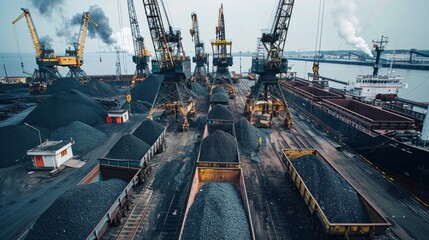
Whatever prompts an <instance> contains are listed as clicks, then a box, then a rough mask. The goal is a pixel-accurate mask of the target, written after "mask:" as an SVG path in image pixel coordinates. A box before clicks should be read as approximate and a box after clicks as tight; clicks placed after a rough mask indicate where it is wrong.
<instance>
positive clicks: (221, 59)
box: [210, 4, 235, 98]
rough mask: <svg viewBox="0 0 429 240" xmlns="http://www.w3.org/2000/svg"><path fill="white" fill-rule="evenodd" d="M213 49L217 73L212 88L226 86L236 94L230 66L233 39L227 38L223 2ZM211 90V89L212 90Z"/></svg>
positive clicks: (230, 92)
mask: <svg viewBox="0 0 429 240" xmlns="http://www.w3.org/2000/svg"><path fill="white" fill-rule="evenodd" d="M211 45H212V49H213V66H215V67H216V73H215V76H214V77H213V80H212V83H211V84H212V87H211V90H213V89H214V88H217V87H223V88H225V89H226V90H227V91H228V93H229V96H230V97H231V98H233V97H234V96H235V88H234V85H233V83H232V79H231V74H230V72H229V69H228V67H229V66H232V63H233V61H232V55H231V48H232V41H228V40H226V38H225V17H224V14H223V4H221V5H220V8H219V16H218V21H217V26H216V40H214V41H211ZM210 92H211V91H210Z"/></svg>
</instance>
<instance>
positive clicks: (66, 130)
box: [51, 121, 107, 155]
mask: <svg viewBox="0 0 429 240" xmlns="http://www.w3.org/2000/svg"><path fill="white" fill-rule="evenodd" d="M70 138H71V139H73V140H74V141H75V144H74V145H73V146H72V148H73V153H74V154H76V155H84V154H86V153H88V152H90V151H91V150H93V149H95V148H96V147H98V146H100V145H102V144H103V143H104V142H105V141H106V139H107V135H106V134H105V133H103V132H101V131H100V130H97V129H95V128H93V127H91V126H88V125H86V124H85V123H82V122H79V121H74V122H72V123H70V124H69V125H67V126H66V127H61V128H58V129H57V130H55V131H53V132H52V133H51V140H67V139H70Z"/></svg>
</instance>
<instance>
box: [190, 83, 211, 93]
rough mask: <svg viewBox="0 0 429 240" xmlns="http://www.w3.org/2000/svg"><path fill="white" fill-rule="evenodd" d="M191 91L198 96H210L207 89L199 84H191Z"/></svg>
mask: <svg viewBox="0 0 429 240" xmlns="http://www.w3.org/2000/svg"><path fill="white" fill-rule="evenodd" d="M191 90H192V91H193V92H194V93H196V94H197V95H198V96H204V95H207V94H208V91H207V88H205V87H203V86H202V85H201V84H200V83H198V82H192V83H191Z"/></svg>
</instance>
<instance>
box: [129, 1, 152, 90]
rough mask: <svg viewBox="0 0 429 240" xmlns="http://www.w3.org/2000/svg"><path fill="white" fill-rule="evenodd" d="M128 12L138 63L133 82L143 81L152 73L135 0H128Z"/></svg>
mask: <svg viewBox="0 0 429 240" xmlns="http://www.w3.org/2000/svg"><path fill="white" fill-rule="evenodd" d="M128 14H129V18H130V27H131V35H132V37H133V45H134V56H133V62H134V63H135V64H136V71H135V73H134V77H133V82H135V81H141V80H143V79H145V78H146V77H147V75H149V74H150V70H149V64H148V63H149V56H150V53H149V51H148V50H147V49H146V48H145V45H144V38H143V37H142V35H141V34H140V33H141V32H140V27H139V24H138V20H137V14H136V9H135V6H134V1H133V0H128Z"/></svg>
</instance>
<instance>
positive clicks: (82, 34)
mask: <svg viewBox="0 0 429 240" xmlns="http://www.w3.org/2000/svg"><path fill="white" fill-rule="evenodd" d="M88 22H90V23H92V24H93V25H94V26H95V27H98V24H97V23H95V21H94V20H93V19H92V18H91V17H89V12H84V13H83V15H82V24H81V27H80V31H79V37H78V40H77V43H74V47H75V50H76V57H77V58H78V59H79V61H78V65H79V66H81V65H82V60H83V52H84V49H85V40H86V33H87V32H88Z"/></svg>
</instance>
